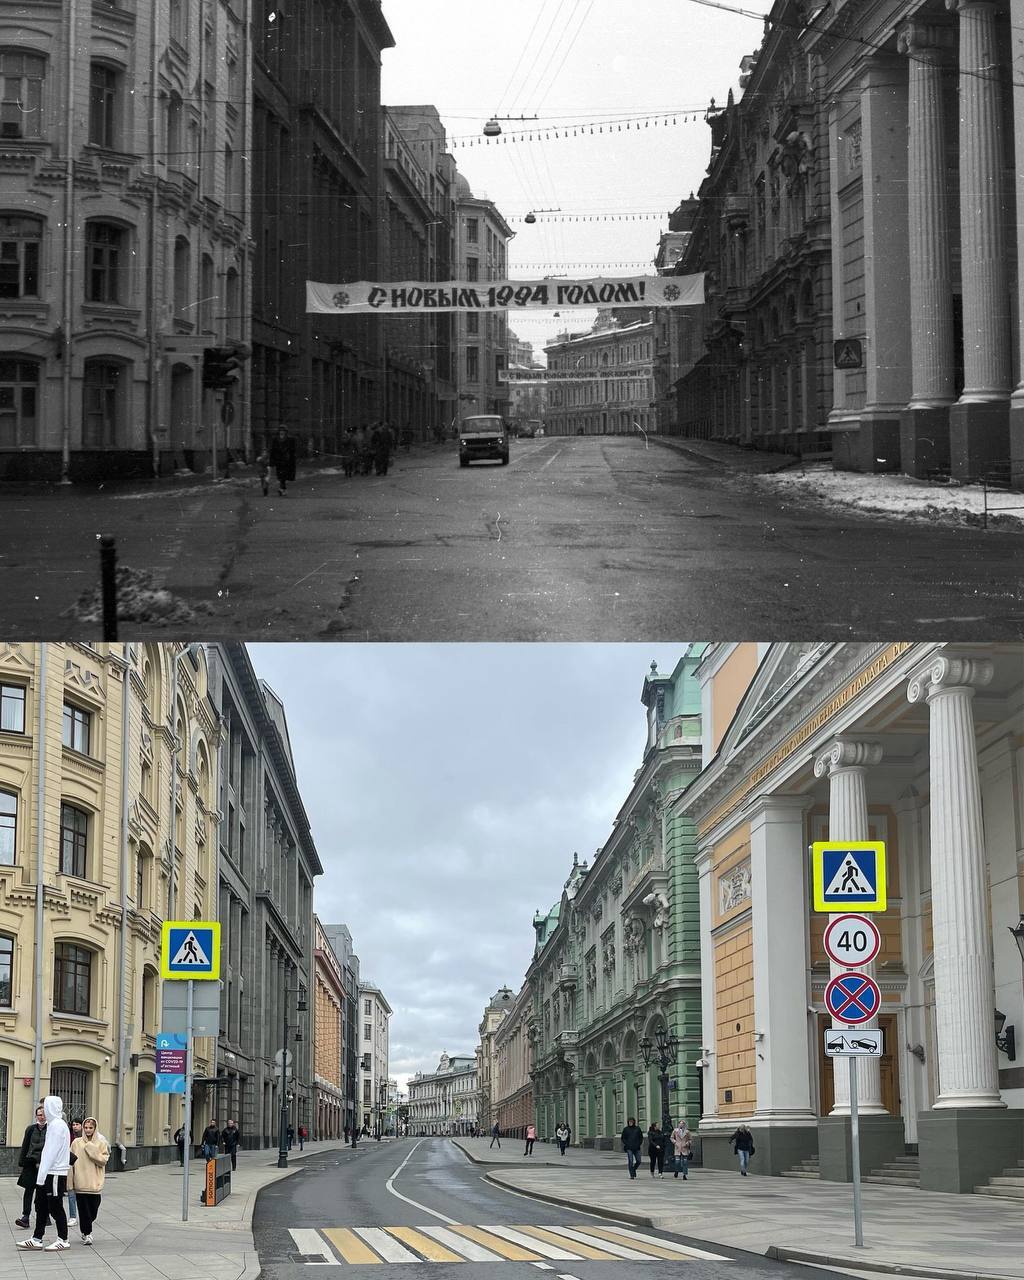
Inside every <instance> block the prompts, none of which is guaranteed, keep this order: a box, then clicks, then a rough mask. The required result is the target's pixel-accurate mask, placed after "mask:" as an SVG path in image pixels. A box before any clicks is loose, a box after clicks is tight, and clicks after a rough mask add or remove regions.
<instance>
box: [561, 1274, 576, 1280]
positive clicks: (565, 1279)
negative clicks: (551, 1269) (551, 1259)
mask: <svg viewBox="0 0 1024 1280" xmlns="http://www.w3.org/2000/svg"><path fill="white" fill-rule="evenodd" d="M558 1280H579V1276H566V1275H561V1274H560V1275H559V1277H558Z"/></svg>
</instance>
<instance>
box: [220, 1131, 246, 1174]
mask: <svg viewBox="0 0 1024 1280" xmlns="http://www.w3.org/2000/svg"><path fill="white" fill-rule="evenodd" d="M221 1139H222V1141H223V1143H224V1153H225V1155H229V1156H230V1157H231V1168H232V1169H236V1168H237V1167H238V1144H239V1143H240V1142H241V1140H242V1131H241V1129H239V1127H238V1125H237V1124H235V1122H234V1120H229V1121H228V1122H227V1124H226V1125H225V1127H224V1132H223V1133H222V1134H221Z"/></svg>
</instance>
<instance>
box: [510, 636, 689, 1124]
mask: <svg viewBox="0 0 1024 1280" xmlns="http://www.w3.org/2000/svg"><path fill="white" fill-rule="evenodd" d="M704 649H705V646H704V645H703V644H693V645H690V646H689V647H688V648H687V650H686V652H685V653H684V655H683V657H682V658H681V659H680V660H679V662H678V663H677V664H676V668H675V670H674V671H673V672H672V674H671V675H659V674H658V671H657V668H656V666H655V665H654V664H652V666H651V673H650V675H648V676H647V678H646V679H645V681H644V687H643V693H642V701H643V703H644V705H645V707H646V708H647V722H648V733H647V745H646V747H645V750H644V757H643V762H642V764H641V766H640V768H639V769H638V770H637V772H636V775H635V777H634V781H633V786H632V788H631V789H630V792H629V795H628V796H627V797H626V799H625V801H624V803H623V805H622V807H621V808H620V809H619V812H618V816H617V817H616V818H615V820H614V822H613V824H612V833H611V835H610V836H609V837H608V839H607V841H606V842H605V844H604V845H603V846H602V847H601V848H600V849H599V850H598V851H597V854H596V856H595V858H594V861H593V865H588V863H587V862H582V863H581V862H580V861H579V860H578V858H576V857H575V856H574V858H573V867H572V871H571V872H570V875H569V878H568V880H566V882H565V888H564V890H563V892H562V896H561V899H560V900H559V902H557V903H556V904H555V905H554V906H553V907H552V908H551V910H550V911H549V912H548V913H547V914H546V915H544V914H540V913H538V915H537V916H536V917H535V918H534V922H533V925H534V929H535V930H536V933H537V941H536V949H535V952H534V959H533V962H532V964H531V965H530V968H529V970H528V971H527V975H526V981H527V984H528V986H529V988H530V992H531V995H532V1003H533V1014H532V1022H531V1026H530V1037H531V1040H532V1042H533V1066H534V1070H533V1097H534V1111H535V1115H536V1124H537V1134H538V1137H540V1138H542V1139H545V1138H546V1139H550V1138H552V1137H553V1136H554V1132H555V1129H556V1127H557V1126H558V1124H559V1122H560V1121H561V1120H563V1119H568V1121H569V1123H570V1125H571V1126H572V1130H573V1142H575V1143H579V1144H581V1145H583V1146H591V1147H594V1146H596V1147H605V1148H608V1147H611V1146H612V1145H613V1142H614V1139H615V1137H616V1135H617V1134H618V1133H619V1132H620V1131H621V1130H622V1127H623V1125H624V1124H625V1123H626V1118H627V1117H628V1116H636V1117H637V1121H638V1123H639V1124H640V1125H641V1126H642V1127H643V1128H645V1129H646V1127H647V1126H648V1125H649V1124H650V1123H651V1121H653V1120H658V1121H660V1119H661V1109H662V1108H661V1087H660V1084H659V1080H658V1076H659V1067H658V1065H657V1063H656V1062H652V1063H651V1065H650V1066H649V1067H645V1065H644V1061H643V1055H642V1052H641V1047H640V1045H641V1041H642V1040H643V1039H644V1037H649V1038H650V1039H651V1040H654V1039H655V1033H656V1031H657V1029H658V1028H659V1027H665V1028H667V1029H668V1030H669V1031H670V1032H672V1033H673V1034H674V1035H676V1036H677V1037H678V1040H679V1047H678V1052H677V1054H676V1059H675V1063H674V1065H673V1066H671V1067H669V1069H668V1075H669V1081H670V1083H669V1090H670V1092H669V1109H670V1113H671V1116H672V1119H673V1121H676V1120H678V1119H679V1117H680V1116H686V1117H687V1118H688V1119H689V1120H690V1122H691V1124H692V1125H693V1126H694V1127H696V1124H697V1122H698V1120H699V1119H700V1114H701V1097H700V1090H701V1073H700V1070H699V1068H698V1067H697V1065H696V1063H697V1061H698V1060H699V1059H700V1056H701V1012H700V921H699V908H698V900H697V872H696V869H695V867H694V854H695V853H696V840H695V833H694V827H693V824H692V822H691V821H690V819H688V818H685V817H680V816H676V815H675V814H674V813H673V812H672V801H673V800H675V799H676V797H678V796H679V795H680V794H681V793H682V792H683V791H684V790H685V789H686V788H687V787H688V786H689V785H690V784H691V782H693V780H694V778H696V776H697V774H698V773H699V772H700V767H701V727H700V726H701V704H700V688H699V686H698V684H697V682H696V680H695V678H694V672H695V670H696V668H697V665H698V663H699V662H700V659H701V656H702V654H703V652H704Z"/></svg>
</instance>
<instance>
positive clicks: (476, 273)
mask: <svg viewBox="0 0 1024 1280" xmlns="http://www.w3.org/2000/svg"><path fill="white" fill-rule="evenodd" d="M466 279H467V280H479V279H480V259H479V258H467V259H466Z"/></svg>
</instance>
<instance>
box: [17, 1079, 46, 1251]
mask: <svg viewBox="0 0 1024 1280" xmlns="http://www.w3.org/2000/svg"><path fill="white" fill-rule="evenodd" d="M45 1141H46V1115H45V1114H44V1112H43V1108H42V1105H41V1104H40V1105H39V1106H38V1107H36V1118H35V1123H34V1124H30V1125H29V1127H28V1128H27V1129H26V1130H25V1136H24V1138H22V1140H21V1154H20V1155H19V1156H18V1168H19V1169H20V1173H19V1174H18V1186H19V1187H21V1189H22V1191H23V1192H24V1195H23V1196H22V1199H21V1217H20V1218H16V1219H15V1225H16V1226H19V1227H27V1226H28V1225H29V1217H28V1215H29V1214H30V1213H31V1212H32V1200H33V1198H34V1196H35V1194H36V1173H37V1172H38V1170H39V1157H40V1156H41V1155H42V1154H43V1143H44V1142H45Z"/></svg>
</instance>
